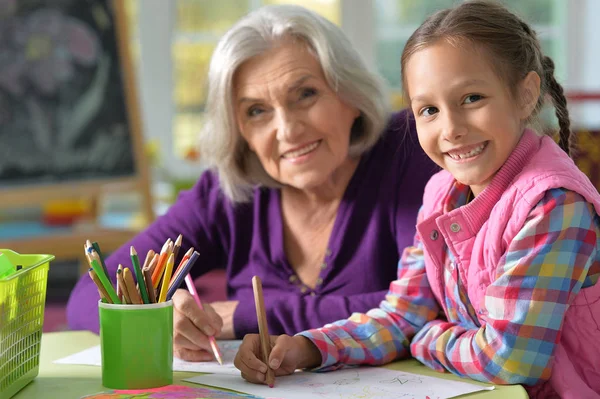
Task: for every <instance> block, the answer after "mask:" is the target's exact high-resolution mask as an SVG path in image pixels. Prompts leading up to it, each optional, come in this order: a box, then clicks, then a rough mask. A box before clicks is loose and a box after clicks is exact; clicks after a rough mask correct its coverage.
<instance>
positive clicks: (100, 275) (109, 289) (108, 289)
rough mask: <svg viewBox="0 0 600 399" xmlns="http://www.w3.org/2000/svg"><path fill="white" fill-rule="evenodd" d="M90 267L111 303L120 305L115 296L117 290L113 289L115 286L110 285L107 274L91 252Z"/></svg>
mask: <svg viewBox="0 0 600 399" xmlns="http://www.w3.org/2000/svg"><path fill="white" fill-rule="evenodd" d="M93 252H95V251H93ZM92 269H94V272H95V273H96V276H97V277H98V279H99V280H100V282H101V283H102V286H103V287H104V289H105V290H106V292H107V293H108V296H109V298H110V300H111V301H112V303H116V304H119V305H120V304H121V301H120V300H119V298H118V297H117V292H116V291H115V288H114V287H113V286H112V283H111V281H110V280H109V278H108V276H107V275H105V274H104V270H102V266H100V263H98V261H97V260H96V259H95V258H94V257H93V254H92Z"/></svg>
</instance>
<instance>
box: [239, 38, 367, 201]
mask: <svg viewBox="0 0 600 399" xmlns="http://www.w3.org/2000/svg"><path fill="white" fill-rule="evenodd" d="M234 82H235V109H236V118H237V124H238V128H239V129H240V132H241V134H242V136H243V137H244V139H245V140H246V142H247V143H248V145H249V147H250V149H251V150H252V151H254V152H255V153H256V155H257V157H258V159H259V160H260V162H261V163H262V166H263V167H264V168H265V170H266V171H267V173H268V174H269V175H270V176H271V177H272V178H273V179H275V180H277V181H279V182H280V183H282V184H285V185H288V186H291V187H294V188H298V189H317V188H319V187H322V186H323V185H325V184H327V183H328V182H330V181H332V180H335V177H336V176H337V175H339V173H337V172H339V171H340V170H341V169H343V168H344V166H347V165H348V164H349V162H350V161H349V159H350V158H349V156H348V155H349V153H348V151H349V146H350V131H351V128H352V125H353V124H354V121H355V119H356V118H358V117H359V116H360V111H359V110H358V109H357V108H355V107H352V106H350V105H348V104H346V103H344V102H343V101H342V100H341V98H340V97H339V96H338V94H337V93H336V92H334V91H333V90H332V89H331V88H330V87H329V85H328V84H327V81H326V79H325V75H324V74H323V70H322V69H321V65H320V64H319V62H318V61H317V59H316V58H315V56H313V55H312V54H311V53H310V52H309V50H308V49H307V47H306V45H304V44H302V43H297V42H291V41H290V42H286V43H283V44H282V45H280V46H278V47H275V48H274V49H272V50H270V51H268V52H266V53H265V54H263V55H260V56H257V57H255V58H253V59H251V60H249V61H247V62H246V63H245V64H243V65H242V66H241V67H240V68H239V70H238V71H237V74H236V76H235V81H234Z"/></svg>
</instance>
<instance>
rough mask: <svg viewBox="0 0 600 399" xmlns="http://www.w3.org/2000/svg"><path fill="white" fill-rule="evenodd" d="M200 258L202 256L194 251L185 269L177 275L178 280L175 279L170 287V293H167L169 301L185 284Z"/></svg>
mask: <svg viewBox="0 0 600 399" xmlns="http://www.w3.org/2000/svg"><path fill="white" fill-rule="evenodd" d="M199 256H200V254H199V253H198V252H197V251H194V253H193V254H192V256H190V259H189V260H188V261H187V263H186V264H185V265H184V266H183V269H182V270H181V272H179V274H177V278H176V279H175V281H173V284H171V286H170V287H169V291H167V301H169V300H170V299H171V297H172V296H173V295H174V294H175V291H177V288H179V286H180V285H181V283H183V280H184V279H185V276H187V274H188V273H189V272H190V270H191V269H192V266H194V263H196V260H197V259H198V257H199Z"/></svg>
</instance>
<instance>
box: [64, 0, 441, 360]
mask: <svg viewBox="0 0 600 399" xmlns="http://www.w3.org/2000/svg"><path fill="white" fill-rule="evenodd" d="M208 78H209V79H208V81H209V91H208V99H207V109H206V116H207V123H206V126H205V129H204V131H203V132H202V134H201V148H202V151H203V157H204V159H205V160H206V161H207V162H208V163H209V164H210V165H211V166H212V168H211V170H209V171H206V172H204V174H203V175H202V176H201V177H200V180H199V181H198V182H197V184H196V185H195V186H194V187H193V188H192V189H191V190H189V191H187V192H184V193H182V194H181V195H180V196H179V198H178V200H177V201H176V202H175V204H173V205H172V207H171V208H170V209H169V211H168V213H167V214H166V215H164V216H162V217H160V218H159V219H158V220H157V221H156V222H154V223H153V224H152V225H151V226H150V227H148V229H147V230H146V231H144V232H142V233H141V234H139V235H138V236H137V237H135V238H134V239H133V240H132V241H131V242H129V243H127V244H126V245H125V246H123V248H121V249H119V250H118V251H116V252H115V253H114V254H112V256H111V257H109V258H108V259H107V261H106V263H107V266H108V268H109V269H110V271H111V275H112V276H114V275H115V273H113V272H114V271H115V270H116V267H117V265H118V264H119V263H127V262H129V249H128V248H129V246H130V245H134V246H135V248H136V249H137V250H138V252H140V253H145V252H146V251H148V250H149V249H153V250H155V251H158V250H160V248H161V246H162V244H163V243H164V241H165V239H166V238H168V237H176V236H177V235H178V234H180V233H181V234H183V237H184V240H183V245H182V247H181V250H180V251H179V253H180V254H183V253H185V251H186V250H187V249H188V248H189V247H191V246H193V247H194V248H195V249H197V250H198V251H199V252H200V254H201V257H200V261H199V262H198V263H197V264H196V265H195V267H194V268H193V270H192V271H191V274H192V276H193V277H194V278H198V277H200V276H202V274H203V273H206V272H207V271H209V270H211V269H213V268H225V269H226V273H227V290H228V297H229V299H230V300H229V301H227V302H219V303H214V304H213V305H212V306H205V311H204V312H203V311H201V310H200V309H198V307H197V306H196V305H195V303H194V301H193V299H192V298H191V296H190V295H189V294H188V293H187V291H185V290H183V289H180V290H178V291H177V292H176V294H175V295H174V297H173V302H174V312H175V314H174V352H175V354H176V355H177V356H179V357H181V358H183V359H187V360H192V361H200V360H209V359H211V358H212V354H211V351H210V345H209V343H208V338H207V336H210V335H216V336H217V338H224V339H225V338H234V337H243V336H244V335H245V334H246V333H249V332H256V331H257V320H256V312H255V309H254V300H253V294H252V284H251V278H252V276H253V275H259V276H260V277H261V278H262V280H263V291H264V298H265V304H266V311H267V318H268V325H269V329H270V332H271V333H273V334H280V333H288V334H293V333H296V332H299V331H302V330H305V329H308V328H312V327H318V326H321V325H323V324H325V323H327V322H331V321H334V320H338V319H342V318H345V317H348V316H349V315H350V314H351V313H352V312H365V311H367V310H368V309H371V308H373V307H374V306H377V305H378V304H379V302H380V301H381V300H382V299H383V298H384V296H385V293H386V292H387V288H388V286H389V283H390V281H392V280H394V278H395V275H396V268H397V263H398V260H399V256H400V251H401V250H402V249H403V248H404V247H406V246H407V245H409V244H411V243H412V237H413V235H414V232H415V228H414V226H415V221H416V215H417V211H418V207H419V204H420V202H421V198H422V193H423V189H424V185H425V182H427V180H428V179H429V177H430V176H431V175H432V174H433V173H434V172H436V170H437V169H436V167H435V166H434V165H433V163H431V162H430V161H429V160H428V158H427V157H426V156H425V154H424V153H423V152H422V151H421V149H420V147H419V144H418V142H417V138H416V133H415V128H414V124H413V123H412V121H409V119H408V118H407V116H406V115H405V114H403V113H399V114H396V115H392V116H391V117H390V115H388V114H387V112H386V106H385V100H384V98H385V97H384V92H383V90H382V87H381V85H380V81H379V79H378V78H377V76H376V75H374V74H373V73H371V72H369V70H368V69H367V68H366V67H365V64H364V63H363V61H362V60H361V58H360V57H359V55H358V54H357V52H356V51H355V50H354V49H353V48H352V46H351V45H350V43H349V41H348V40H347V39H346V37H345V36H344V34H343V33H342V32H341V30H340V29H339V28H338V27H336V26H335V25H333V24H331V23H330V22H328V21H327V20H325V19H324V18H322V17H320V16H319V15H317V14H315V13H313V12H310V11H308V10H306V9H304V8H301V7H297V6H283V5H280V6H269V7H264V8H261V9H259V10H257V11H255V12H253V13H251V14H249V15H248V16H246V17H245V18H243V19H242V20H240V21H239V22H238V23H237V24H236V25H235V26H233V27H232V28H231V29H230V30H229V31H228V32H227V33H226V34H225V36H224V37H223V38H222V39H221V40H220V42H219V44H218V45H217V47H216V49H215V52H214V55H213V57H212V60H211V63H210V70H209V75H208ZM180 256H181V255H180ZM97 300H98V293H97V290H96V289H95V288H94V285H93V283H92V281H91V280H90V279H89V278H88V277H87V276H84V277H82V278H81V280H80V281H79V282H78V284H77V286H76V287H75V289H74V291H73V293H72V295H71V298H70V301H69V305H68V318H69V323H70V326H71V328H74V329H82V328H83V329H91V330H93V331H97V330H98V310H97Z"/></svg>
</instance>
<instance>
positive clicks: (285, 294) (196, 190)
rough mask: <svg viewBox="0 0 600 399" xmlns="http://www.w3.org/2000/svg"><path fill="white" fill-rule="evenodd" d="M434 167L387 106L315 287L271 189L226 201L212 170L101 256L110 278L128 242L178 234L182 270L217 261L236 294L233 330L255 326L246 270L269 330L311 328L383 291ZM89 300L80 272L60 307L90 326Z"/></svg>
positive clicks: (408, 240)
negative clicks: (299, 263) (385, 122)
mask: <svg viewBox="0 0 600 399" xmlns="http://www.w3.org/2000/svg"><path fill="white" fill-rule="evenodd" d="M437 170H438V168H437V167H436V166H435V165H434V164H433V163H432V162H431V161H430V160H429V158H428V157H427V156H426V155H425V154H424V153H423V151H422V150H421V148H420V146H419V144H418V140H417V136H416V132H415V126H414V121H412V120H411V122H410V132H409V130H408V129H407V118H406V113H404V112H401V113H397V114H394V115H393V116H392V119H391V121H390V123H389V126H388V127H387V129H386V131H385V133H384V135H383V137H382V138H381V139H380V141H379V142H378V143H377V144H376V145H375V146H374V147H373V148H372V149H371V150H370V151H369V152H368V153H366V154H364V155H363V157H362V158H361V161H360V163H359V165H358V167H357V169H356V171H355V173H354V175H353V176H352V178H351V180H350V182H349V184H348V187H347V189H346V191H345V193H344V197H343V199H342V201H341V203H340V206H339V209H338V213H337V217H336V220H335V224H334V227H333V230H332V232H331V238H330V239H329V245H328V250H327V254H326V256H325V259H324V260H323V264H322V265H321V274H320V279H319V281H318V282H319V284H318V285H317V287H316V288H315V289H314V290H313V289H310V288H307V287H305V286H303V285H302V284H301V282H299V281H298V279H297V278H296V277H295V275H294V271H293V269H292V268H291V266H290V264H289V262H288V260H287V258H286V255H285V252H284V245H283V226H282V217H281V206H280V192H279V190H277V189H269V188H257V189H256V190H255V192H254V198H253V200H252V202H250V203H245V204H241V205H240V204H238V205H236V206H232V204H231V202H229V201H228V200H227V199H226V198H225V197H224V196H223V194H222V192H221V191H220V188H219V183H218V179H217V178H216V176H215V174H214V173H213V172H205V173H204V174H203V175H202V177H201V178H200V180H199V181H198V182H197V183H196V185H195V186H194V187H193V188H192V189H191V190H189V191H186V192H183V193H181V194H180V196H179V198H178V199H177V201H176V202H175V204H173V205H172V206H171V208H170V209H169V211H168V212H167V214H166V215H164V216H161V217H159V218H158V219H157V220H156V221H155V222H154V223H153V224H152V225H151V226H149V227H148V228H147V229H146V230H145V231H144V232H142V233H140V234H139V235H138V236H137V237H135V238H134V239H132V240H131V241H130V242H128V243H127V244H126V245H124V246H123V247H121V248H120V249H119V250H117V251H116V252H114V253H113V254H112V255H111V256H110V257H108V258H107V260H106V264H107V267H108V269H109V272H110V275H111V277H112V278H114V277H115V272H116V268H117V265H118V264H119V263H122V264H123V265H128V264H130V263H131V262H130V259H129V246H130V245H133V246H135V248H136V250H137V252H138V253H140V254H145V253H146V252H147V251H148V250H149V249H153V250H154V251H157V252H158V251H159V250H160V248H161V247H162V245H163V243H164V241H165V240H166V239H167V238H168V237H171V238H173V239H175V237H177V235H178V234H180V233H181V234H183V238H184V239H183V244H182V247H181V250H180V251H179V254H180V255H179V257H181V256H182V254H184V253H185V252H186V251H187V250H188V248H189V247H190V246H193V247H194V248H195V249H196V250H198V252H200V254H201V256H200V258H199V260H198V263H196V265H195V266H194V268H193V269H192V271H191V273H192V276H193V277H194V278H198V277H200V276H202V274H203V273H206V272H207V271H209V270H211V269H214V268H225V269H226V272H227V295H228V297H229V299H231V300H238V301H239V305H238V306H237V309H236V311H235V314H234V329H235V334H236V336H237V337H238V338H241V337H243V336H244V335H245V334H247V333H252V332H256V331H257V329H258V327H257V321H256V311H255V309H254V300H253V294H252V282H251V278H252V276H253V275H258V276H260V278H261V279H262V283H263V293H264V298H265V306H266V311H267V319H268V325H269V332H270V333H271V334H282V333H287V334H295V333H297V332H299V331H303V330H306V329H310V328H316V327H320V326H323V325H324V324H326V323H329V322H333V321H335V320H339V319H343V318H346V317H348V316H349V315H350V314H351V313H352V312H366V311H367V310H369V309H371V308H374V307H377V306H378V304H379V302H380V301H381V300H383V299H384V296H385V294H386V292H387V289H388V287H389V284H390V282H391V281H392V280H394V279H395V278H396V271H397V264H398V260H399V257H400V255H401V253H402V250H403V249H404V247H406V246H408V245H411V244H412V241H413V236H414V232H415V223H416V215H417V211H418V209H419V207H420V204H421V202H422V194H423V189H424V187H425V184H426V183H427V181H428V180H429V177H430V176H431V175H432V174H434V173H435V172H436V171H437ZM92 238H93V237H92ZM100 244H102V243H100ZM98 298H99V297H98V291H97V290H96V289H95V287H94V284H93V282H92V281H91V279H90V278H89V277H88V276H87V275H84V276H82V277H81V279H80V280H79V282H78V283H77V285H76V286H75V288H74V290H73V292H72V293H71V297H70V298H69V303H68V306H67V317H68V321H69V326H70V327H71V329H87V330H92V331H94V332H98V329H99V327H98V305H97V301H98Z"/></svg>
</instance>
